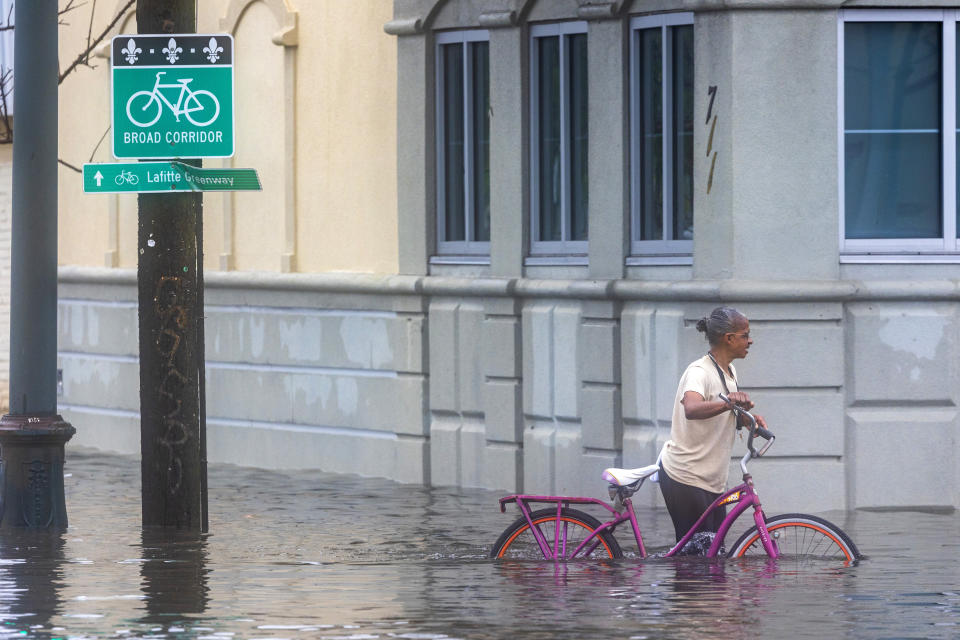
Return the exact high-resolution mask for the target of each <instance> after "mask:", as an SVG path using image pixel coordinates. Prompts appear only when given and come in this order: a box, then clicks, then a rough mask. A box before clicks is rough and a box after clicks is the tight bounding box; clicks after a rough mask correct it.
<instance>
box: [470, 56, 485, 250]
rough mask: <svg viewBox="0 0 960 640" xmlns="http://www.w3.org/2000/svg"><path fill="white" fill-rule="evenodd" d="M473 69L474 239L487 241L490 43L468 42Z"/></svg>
mask: <svg viewBox="0 0 960 640" xmlns="http://www.w3.org/2000/svg"><path fill="white" fill-rule="evenodd" d="M470 53H471V68H472V70H473V74H472V78H471V80H472V81H473V92H472V95H473V108H472V109H471V111H472V119H473V121H472V130H473V132H474V140H473V215H474V221H473V239H474V240H477V241H480V242H489V241H490V45H489V43H486V42H472V43H470Z"/></svg>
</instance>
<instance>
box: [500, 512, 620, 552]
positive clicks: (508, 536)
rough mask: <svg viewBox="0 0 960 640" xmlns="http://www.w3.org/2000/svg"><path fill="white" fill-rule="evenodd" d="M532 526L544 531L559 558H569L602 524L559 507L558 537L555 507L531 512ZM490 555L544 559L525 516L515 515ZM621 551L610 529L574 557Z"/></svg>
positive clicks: (588, 516)
mask: <svg viewBox="0 0 960 640" xmlns="http://www.w3.org/2000/svg"><path fill="white" fill-rule="evenodd" d="M530 519H531V520H532V521H533V526H534V527H536V528H537V530H538V531H539V532H540V533H541V534H543V538H544V540H546V543H547V546H548V547H549V548H550V551H551V552H553V553H554V555H555V556H556V557H557V558H558V559H561V560H572V559H573V558H574V556H573V552H574V551H576V549H577V547H578V546H580V543H581V542H583V541H584V540H586V539H587V538H588V537H589V536H590V534H591V533H592V532H593V531H594V530H596V529H597V527H599V526H600V525H601V522H600V521H599V520H597V519H596V518H594V517H593V516H591V515H589V514H586V513H583V512H582V511H577V510H576V509H569V508H564V509H561V511H560V522H559V526H560V528H559V539H558V535H557V510H556V509H540V510H539V511H534V512H533V513H531V514H530ZM490 557H491V558H512V559H528V560H529V559H537V558H539V559H543V557H544V556H543V551H542V550H541V549H540V545H539V544H537V539H536V537H535V536H534V533H533V531H532V530H531V529H530V523H529V522H527V519H526V518H518V519H517V520H516V521H515V522H514V523H513V524H511V525H510V526H509V527H507V529H506V530H505V531H504V532H503V533H501V534H500V537H499V538H498V539H497V541H496V543H494V545H493V549H491V550H490ZM621 557H623V551H621V550H620V544H619V543H618V542H617V540H616V538H614V537H613V534H612V533H611V532H610V531H602V532H601V533H600V534H599V535H597V537H596V538H594V539H593V540H591V541H590V542H588V543H587V545H586V546H585V547H584V548H583V549H582V550H581V551H580V553H578V554H577V555H576V558H621Z"/></svg>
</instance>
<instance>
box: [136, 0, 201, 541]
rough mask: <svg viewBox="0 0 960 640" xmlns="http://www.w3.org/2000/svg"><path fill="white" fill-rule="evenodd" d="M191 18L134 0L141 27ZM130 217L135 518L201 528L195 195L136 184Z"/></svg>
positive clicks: (170, 26)
mask: <svg viewBox="0 0 960 640" xmlns="http://www.w3.org/2000/svg"><path fill="white" fill-rule="evenodd" d="M196 27H197V8H196V0H137V31H138V32H139V33H141V34H186V33H195V32H196ZM198 164H199V163H198ZM137 226H138V236H137V246H138V251H139V261H138V264H137V289H138V299H139V327H140V452H141V478H142V490H141V491H142V500H143V526H144V527H166V528H176V529H184V530H190V531H198V532H202V531H207V529H208V521H207V464H206V416H205V407H204V394H205V389H204V375H205V374H204V371H205V366H204V344H203V200H202V195H201V194H199V193H196V194H194V193H170V194H166V193H165V194H140V196H139V215H138V225H137Z"/></svg>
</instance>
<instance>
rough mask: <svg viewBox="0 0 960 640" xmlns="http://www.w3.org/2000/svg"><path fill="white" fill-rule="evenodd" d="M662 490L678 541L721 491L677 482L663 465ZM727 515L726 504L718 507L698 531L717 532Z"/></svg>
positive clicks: (661, 471) (661, 468) (661, 470)
mask: <svg viewBox="0 0 960 640" xmlns="http://www.w3.org/2000/svg"><path fill="white" fill-rule="evenodd" d="M660 492H661V493H663V501H664V502H666V503H667V511H668V512H669V513H670V518H671V519H672V520H673V528H674V531H675V533H676V534H677V542H680V538H682V537H683V536H685V535H686V534H687V531H690V529H691V527H693V525H694V524H696V522H697V519H698V518H700V516H701V515H703V512H704V511H706V510H707V507H709V506H710V505H711V504H713V501H714V500H716V499H717V498H719V497H720V494H719V493H710V492H709V491H707V490H705V489H700V488H699V487H691V486H690V485H688V484H682V483H680V482H677V481H676V480H674V479H673V478H671V477H670V476H668V475H667V473H666V472H665V471H664V470H663V466H662V465H661V467H660ZM726 515H727V507H726V506H721V507H717V508H716V509H714V510H713V511H712V512H711V513H710V515H709V516H707V517H706V519H704V521H703V522H702V523H700V526H699V527H698V528H697V531H711V532H714V533H716V531H717V529H719V528H720V524H721V523H722V522H723V519H724V518H725V517H726Z"/></svg>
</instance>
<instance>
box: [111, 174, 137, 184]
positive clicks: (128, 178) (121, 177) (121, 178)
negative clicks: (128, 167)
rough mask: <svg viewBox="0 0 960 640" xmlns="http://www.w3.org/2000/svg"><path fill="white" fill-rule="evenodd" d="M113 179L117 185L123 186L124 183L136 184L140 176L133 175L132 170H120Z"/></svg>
mask: <svg viewBox="0 0 960 640" xmlns="http://www.w3.org/2000/svg"><path fill="white" fill-rule="evenodd" d="M113 181H114V182H116V183H117V185H118V186H123V185H124V184H137V183H138V182H140V178H138V177H137V176H136V175H134V173H133V172H132V171H120V173H118V174H117V177H116V178H114V179H113Z"/></svg>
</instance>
